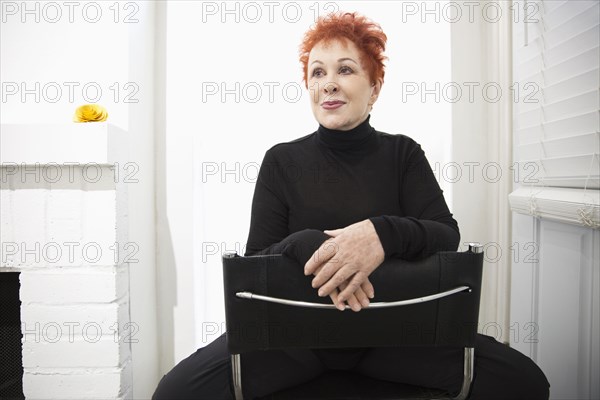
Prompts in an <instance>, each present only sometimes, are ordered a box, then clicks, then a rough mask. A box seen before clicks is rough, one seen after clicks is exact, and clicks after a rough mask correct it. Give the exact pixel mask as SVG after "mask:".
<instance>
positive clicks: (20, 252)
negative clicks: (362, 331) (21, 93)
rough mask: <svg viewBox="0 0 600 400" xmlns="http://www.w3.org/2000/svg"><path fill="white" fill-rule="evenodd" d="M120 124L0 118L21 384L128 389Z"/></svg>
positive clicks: (80, 395) (47, 393) (5, 266)
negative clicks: (17, 276) (18, 302)
mask: <svg viewBox="0 0 600 400" xmlns="http://www.w3.org/2000/svg"><path fill="white" fill-rule="evenodd" d="M125 135H126V132H124V131H122V130H120V129H119V128H117V127H115V126H113V125H111V124H107V123H87V124H75V123H73V124H64V125H63V124H60V125H40V124H36V125H3V126H2V135H1V136H0V163H1V181H0V184H1V186H0V208H1V214H0V220H1V221H0V224H1V225H0V228H1V229H0V234H1V236H0V239H1V240H0V241H1V245H2V248H1V263H0V273H5V272H20V285H21V286H20V292H19V297H20V300H21V332H22V335H23V337H22V361H23V371H24V372H23V392H24V394H25V396H26V397H27V398H31V399H57V398H60V399H123V398H131V393H132V392H131V390H132V386H131V381H132V378H131V377H132V373H131V343H132V342H134V341H135V340H136V338H135V333H136V331H137V327H136V324H135V323H132V322H131V321H130V313H129V264H130V263H133V262H135V261H136V259H135V254H136V252H137V246H136V244H135V243H129V242H128V241H127V239H128V235H127V215H128V212H127V185H128V184H130V183H134V182H135V179H136V178H135V172H136V166H135V165H133V164H132V163H127V161H126V154H122V149H125V148H126V146H125V145H124V143H126V136H125Z"/></svg>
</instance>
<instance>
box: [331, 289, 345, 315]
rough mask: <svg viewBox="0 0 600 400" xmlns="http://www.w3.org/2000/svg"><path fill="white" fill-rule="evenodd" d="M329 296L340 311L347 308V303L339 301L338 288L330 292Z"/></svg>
mask: <svg viewBox="0 0 600 400" xmlns="http://www.w3.org/2000/svg"><path fill="white" fill-rule="evenodd" d="M329 297H330V298H331V301H332V302H333V304H334V305H335V307H336V308H337V309H338V310H340V311H344V310H345V308H346V305H345V304H344V302H343V301H339V299H338V291H337V289H336V290H334V291H333V292H331V293H330V294H329Z"/></svg>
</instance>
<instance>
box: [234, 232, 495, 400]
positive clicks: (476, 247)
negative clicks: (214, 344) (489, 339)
mask: <svg viewBox="0 0 600 400" xmlns="http://www.w3.org/2000/svg"><path fill="white" fill-rule="evenodd" d="M468 252H470V253H474V254H480V253H483V246H482V245H480V244H479V243H469V249H468ZM234 257H238V255H237V253H236V252H227V253H224V254H223V258H224V259H227V258H234ZM465 291H471V288H470V287H468V286H458V287H456V288H453V289H450V290H446V291H444V292H440V293H434V294H431V295H428V296H422V297H417V298H412V299H406V300H400V301H393V302H375V303H371V304H370V305H369V307H367V308H365V309H364V310H363V311H361V312H368V310H369V309H377V308H387V307H403V306H408V305H412V304H419V303H424V302H430V301H435V300H439V299H441V298H444V297H448V296H452V295H454V294H456V293H460V292H465ZM236 297H238V298H240V299H246V300H250V301H263V302H270V303H278V304H283V305H287V306H292V307H307V308H320V309H332V310H337V309H336V307H335V305H333V304H321V303H311V302H304V301H297V300H290V299H284V298H277V297H271V296H263V295H260V294H255V293H252V292H248V291H240V292H236ZM346 309H350V306H348V305H346ZM474 364H475V349H474V348H473V347H465V348H464V355H463V382H462V386H461V389H460V392H459V393H458V394H457V395H456V396H455V397H438V398H435V400H464V399H466V398H467V397H468V395H469V392H470V388H471V384H472V382H473V375H474ZM231 368H232V374H233V386H234V393H235V399H236V400H243V394H242V370H241V355H240V354H232V355H231Z"/></svg>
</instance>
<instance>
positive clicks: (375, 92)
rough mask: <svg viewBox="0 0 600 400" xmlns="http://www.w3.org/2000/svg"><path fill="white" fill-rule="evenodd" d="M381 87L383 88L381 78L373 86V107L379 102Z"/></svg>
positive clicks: (370, 103)
mask: <svg viewBox="0 0 600 400" xmlns="http://www.w3.org/2000/svg"><path fill="white" fill-rule="evenodd" d="M381 86H383V80H382V79H381V78H379V79H377V80H376V81H375V82H373V83H372V84H371V99H370V101H369V105H371V106H372V105H373V104H375V102H376V101H377V98H378V97H379V93H380V92H381Z"/></svg>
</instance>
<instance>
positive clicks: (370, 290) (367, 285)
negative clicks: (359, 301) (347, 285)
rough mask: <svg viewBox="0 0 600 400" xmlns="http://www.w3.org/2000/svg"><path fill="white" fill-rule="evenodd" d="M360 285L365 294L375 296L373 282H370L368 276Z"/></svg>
mask: <svg viewBox="0 0 600 400" xmlns="http://www.w3.org/2000/svg"><path fill="white" fill-rule="evenodd" d="M360 287H361V288H362V290H363V291H364V292H365V293H366V295H367V296H368V297H369V298H370V299H372V298H373V297H375V288H374V287H373V284H372V283H371V281H370V280H369V278H367V280H366V281H364V282H363V283H362V285H360Z"/></svg>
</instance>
